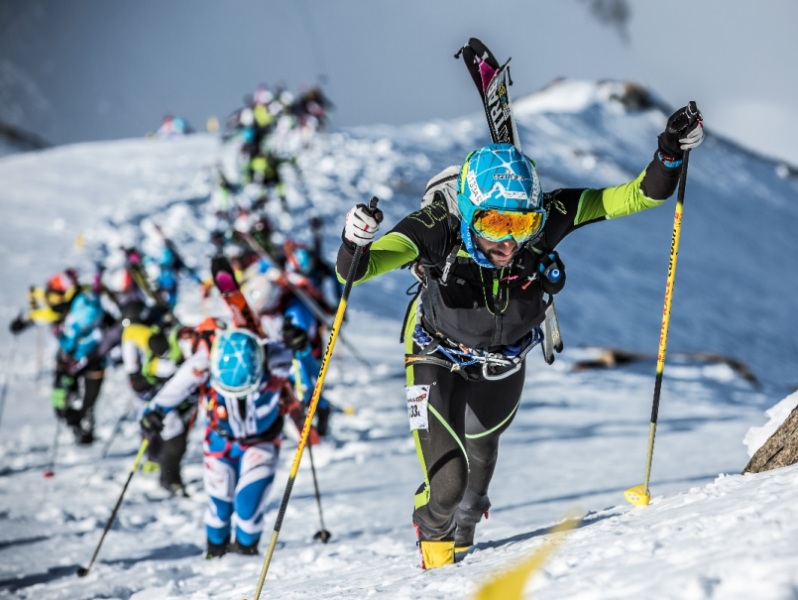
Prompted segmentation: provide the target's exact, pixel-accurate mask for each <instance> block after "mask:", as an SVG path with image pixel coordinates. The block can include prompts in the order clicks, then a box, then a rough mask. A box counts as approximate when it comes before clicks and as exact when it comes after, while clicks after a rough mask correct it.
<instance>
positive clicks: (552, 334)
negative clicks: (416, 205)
mask: <svg viewBox="0 0 798 600" xmlns="http://www.w3.org/2000/svg"><path fill="white" fill-rule="evenodd" d="M461 56H462V58H463V61H464V62H465V65H466V68H467V69H468V72H469V74H470V75H471V78H472V79H473V80H474V84H475V85H476V86H477V90H478V91H479V95H480V97H481V98H482V105H483V107H484V108H485V116H486V118H487V120H488V128H489V129H490V137H491V140H492V141H493V143H494V144H498V143H507V144H512V145H513V146H515V147H516V148H518V150H520V151H522V152H523V149H522V148H521V140H520V138H519V137H518V128H517V127H516V124H515V119H514V118H513V111H512V104H511V102H510V92H509V87H510V86H511V85H512V84H513V82H512V79H511V78H510V67H509V64H510V59H509V58H508V59H507V60H506V61H505V63H504V64H503V65H500V64H499V61H497V60H496V57H495V56H494V55H493V53H492V52H491V51H490V50H489V49H488V47H487V46H486V45H485V44H483V43H482V42H481V41H480V40H478V39H477V38H470V39H469V40H468V42H467V43H466V44H465V45H464V46H463V47H462V48H460V50H458V52H457V53H456V54H455V55H454V57H455V58H460V57H461ZM458 174H459V170H456V171H455V170H452V167H450V168H449V169H447V170H445V171H443V172H442V173H440V175H438V177H436V178H435V180H433V181H430V183H429V185H428V186H427V191H428V193H429V192H430V191H431V193H429V200H428V201H427V202H428V203H429V202H431V201H432V199H433V198H434V197H435V198H438V199H444V200H445V201H446V203H447V206H448V207H449V211H450V213H452V214H458V212H457V197H456V186H454V185H451V182H452V181H456V177H457V176H458ZM453 178H454V179H453ZM447 187H449V190H448V191H447V189H446V188H447ZM436 194H437V195H436ZM424 197H425V200H426V199H427V198H428V195H427V194H425V195H424ZM422 206H424V204H423V202H422ZM453 208H454V211H452V209H453ZM555 255H556V253H555ZM558 260H559V259H558ZM541 275H543V274H541ZM545 275H546V276H547V277H548V276H549V273H548V272H547V273H546V274H545ZM563 278H564V273H563ZM558 291H559V290H558ZM541 348H542V350H543V358H544V359H545V360H546V362H547V363H548V364H551V363H553V362H554V352H562V350H563V341H562V334H561V332H560V323H559V321H558V319H557V311H556V310H555V308H554V296H553V294H549V297H548V300H547V301H546V313H545V316H544V319H543V340H542V343H541Z"/></svg>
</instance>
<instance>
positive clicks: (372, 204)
mask: <svg viewBox="0 0 798 600" xmlns="http://www.w3.org/2000/svg"><path fill="white" fill-rule="evenodd" d="M379 201H380V199H379V198H377V196H372V197H371V200H369V206H368V211H369V214H370V215H371V216H372V217H374V220H375V221H377V223H382V217H383V215H382V211H381V210H380V209H378V208H377V203H378V202H379Z"/></svg>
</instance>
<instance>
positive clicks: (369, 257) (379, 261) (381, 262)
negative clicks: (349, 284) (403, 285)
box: [336, 231, 418, 285]
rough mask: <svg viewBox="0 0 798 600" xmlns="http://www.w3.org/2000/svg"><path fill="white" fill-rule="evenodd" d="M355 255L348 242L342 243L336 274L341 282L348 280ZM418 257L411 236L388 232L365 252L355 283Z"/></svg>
mask: <svg viewBox="0 0 798 600" xmlns="http://www.w3.org/2000/svg"><path fill="white" fill-rule="evenodd" d="M353 257H354V250H352V249H351V248H350V247H349V246H348V245H347V244H341V248H340V249H339V251H338V260H337V261H336V275H337V277H338V281H340V282H341V283H344V282H345V281H346V273H348V272H349V266H350V265H351V263H352V258H353ZM417 257H418V248H417V247H416V245H415V244H414V243H413V241H412V240H411V239H410V238H408V237H407V236H405V235H404V234H401V233H399V232H396V231H391V232H389V233H386V234H385V235H384V236H382V237H381V238H380V239H378V240H376V241H375V242H374V243H373V244H371V246H369V248H368V249H367V250H365V251H364V252H363V255H362V256H361V260H360V263H359V264H358V272H357V273H356V274H355V282H354V283H355V285H357V284H360V283H363V282H364V281H368V280H369V279H372V278H374V277H377V276H378V275H382V274H383V273H388V272H389V271H393V270H394V269H398V268H399V267H402V266H404V265H406V264H407V263H409V262H411V261H413V260H415V259H416V258H417Z"/></svg>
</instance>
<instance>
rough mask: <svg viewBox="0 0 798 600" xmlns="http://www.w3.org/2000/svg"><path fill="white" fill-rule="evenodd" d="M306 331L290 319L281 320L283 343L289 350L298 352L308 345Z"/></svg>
mask: <svg viewBox="0 0 798 600" xmlns="http://www.w3.org/2000/svg"><path fill="white" fill-rule="evenodd" d="M308 341H309V340H308V332H307V331H305V330H304V329H302V328H301V327H298V326H297V325H294V324H293V323H292V322H291V321H284V322H283V344H285V347H286V348H288V349H289V350H292V351H294V352H300V351H301V350H304V349H305V347H306V346H307V345H308Z"/></svg>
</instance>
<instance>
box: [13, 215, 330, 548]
mask: <svg viewBox="0 0 798 600" xmlns="http://www.w3.org/2000/svg"><path fill="white" fill-rule="evenodd" d="M312 222H313V223H314V226H313V228H312V231H313V232H315V234H316V241H317V244H320V229H319V227H320V223H319V222H318V220H313V221H312ZM159 231H160V230H159ZM161 233H162V232H161ZM241 233H245V234H247V235H250V232H246V231H244V232H241ZM162 237H163V243H162V244H161V248H160V250H159V251H158V252H155V253H153V254H151V255H149V254H145V253H143V252H141V251H139V250H138V249H137V248H134V247H126V248H123V249H122V251H123V254H124V257H125V262H124V267H123V269H122V275H123V276H122V277H119V276H116V277H113V278H112V277H109V276H107V274H106V272H105V269H104V268H98V269H97V271H96V273H95V274H94V276H93V279H92V281H91V282H90V283H85V284H84V283H83V282H81V281H80V277H79V274H78V273H77V271H76V270H75V269H68V270H66V272H65V273H58V274H56V275H53V276H52V277H51V278H50V279H48V281H47V283H46V285H45V286H44V287H43V288H36V289H32V290H31V301H30V306H29V308H28V310H27V311H25V312H23V313H22V314H20V316H18V317H17V318H15V319H14V320H13V321H12V322H11V324H10V330H11V332H12V333H13V334H15V335H16V334H19V333H21V332H23V331H24V330H26V329H27V328H28V327H29V326H31V325H33V324H47V325H50V326H51V328H52V332H53V334H54V336H55V339H56V341H57V345H58V350H57V354H56V361H55V363H56V364H55V382H54V388H53V393H52V403H53V407H54V409H55V414H56V417H57V418H58V419H59V421H60V422H64V423H66V424H67V425H68V426H70V427H71V428H72V430H73V432H74V435H75V439H76V442H77V443H78V444H81V445H90V444H92V442H94V441H95V433H94V426H95V419H94V414H95V408H96V403H97V400H98V397H99V395H100V391H101V386H102V383H103V379H104V375H105V372H106V370H107V369H108V368H109V367H112V366H120V367H121V368H122V369H123V370H124V373H125V375H126V378H127V381H128V384H129V387H130V390H131V396H132V397H133V398H134V399H135V405H136V412H137V413H138V414H139V415H140V416H139V418H140V430H141V435H142V439H144V438H146V439H147V441H148V445H147V457H148V462H147V463H145V464H147V465H148V466H149V468H151V469H153V470H155V469H154V467H157V470H158V471H159V478H160V484H161V486H162V487H163V488H165V489H166V490H168V491H169V492H171V493H172V494H173V495H178V496H180V495H187V494H186V489H185V485H184V482H183V479H182V475H181V462H182V460H183V457H184V455H185V453H186V450H187V447H188V440H189V433H190V431H191V430H192V427H193V426H194V424H195V423H197V422H200V423H203V425H204V426H205V433H204V441H203V453H204V455H205V460H204V465H205V474H204V477H203V480H204V485H205V492H206V493H207V495H208V498H209V504H208V511H207V516H206V527H207V536H208V551H207V554H208V556H209V557H216V556H220V555H222V554H224V553H225V552H227V551H234V552H238V553H242V554H253V553H256V552H257V546H258V541H259V539H260V528H261V527H262V524H263V511H264V510H265V506H266V502H265V499H266V496H267V494H268V491H269V489H270V487H271V484H272V482H273V479H274V473H275V469H276V467H277V463H276V460H277V457H278V455H279V449H280V441H281V439H282V432H283V424H284V419H285V417H286V416H290V417H291V418H293V419H294V423H295V424H296V426H297V427H299V428H301V427H302V420H303V419H304V406H305V405H306V403H307V401H308V400H309V398H310V391H311V390H312V389H313V386H314V385H315V380H316V376H317V374H318V370H319V362H318V361H319V358H320V356H321V353H322V339H323V335H324V331H323V330H324V328H325V327H326V326H327V322H326V319H327V316H328V315H331V314H332V312H333V307H334V306H335V304H336V302H337V299H338V298H337V295H338V294H339V293H340V284H339V283H338V282H337V281H335V279H334V278H335V275H334V269H333V267H332V265H330V264H327V263H325V262H324V260H323V259H322V257H321V247H320V245H316V246H315V247H307V246H305V245H304V244H302V243H300V242H298V241H295V240H293V239H289V240H287V241H285V242H283V243H281V244H279V245H277V244H269V243H264V244H263V245H259V244H258V242H257V241H255V240H252V243H253V245H252V246H250V247H248V249H247V251H246V252H244V251H241V249H240V248H235V249H231V248H227V247H225V246H224V245H223V246H221V247H219V248H216V251H217V255H216V258H215V259H214V260H224V261H226V262H227V263H229V264H230V267H231V271H232V272H233V278H234V280H235V281H236V285H237V286H238V287H240V290H241V296H242V297H243V298H245V299H246V300H247V302H248V306H249V307H251V310H252V311H253V312H254V314H255V315H256V317H257V328H256V330H254V331H253V330H251V329H247V328H245V327H242V326H241V323H240V322H239V323H237V322H236V321H235V319H232V320H231V319H228V318H220V317H208V318H205V319H203V320H202V321H201V322H199V323H197V324H194V325H191V326H189V325H186V324H183V323H181V322H179V320H178V319H177V317H176V316H175V313H174V310H175V308H176V306H177V304H178V298H179V296H180V294H179V292H180V289H179V288H178V281H180V279H181V278H188V279H190V280H193V281H194V282H195V283H197V284H198V286H197V290H201V291H202V292H203V293H205V294H206V295H207V294H209V293H211V290H213V288H214V283H213V279H212V278H211V279H210V280H209V279H208V278H202V277H201V276H200V275H199V274H198V273H197V271H196V270H194V269H192V268H191V267H188V266H187V264H186V262H185V261H184V260H183V258H182V256H180V254H179V253H178V252H177V249H176V247H175V245H174V244H173V243H172V242H171V241H170V240H169V239H168V238H166V237H165V236H162ZM210 266H211V265H209V267H210ZM111 280H113V281H114V285H113V286H110V285H109V284H108V282H109V281H111ZM325 290H327V292H326V293H325ZM197 293H199V291H198V292H197ZM331 410H332V407H331V405H330V404H329V402H328V401H327V400H326V398H324V397H322V398H321V399H320V401H319V405H318V410H317V412H316V421H315V426H314V428H313V440H314V442H315V443H317V442H318V440H319V439H321V438H323V437H324V436H325V435H326V434H327V433H328V431H329V418H330V414H331ZM234 515H235V517H234ZM233 521H234V522H235V527H236V529H235V535H234V536H233V537H232V538H231V531H232V530H231V527H232V524H233Z"/></svg>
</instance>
